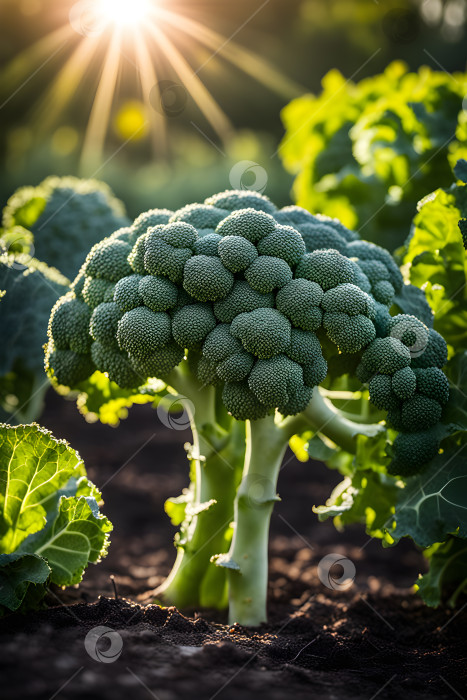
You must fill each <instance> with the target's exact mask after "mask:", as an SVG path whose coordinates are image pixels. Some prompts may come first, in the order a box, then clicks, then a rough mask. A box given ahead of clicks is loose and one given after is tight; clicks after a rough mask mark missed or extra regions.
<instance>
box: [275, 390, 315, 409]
mask: <svg viewBox="0 0 467 700" xmlns="http://www.w3.org/2000/svg"><path fill="white" fill-rule="evenodd" d="M312 396H313V388H312V387H310V386H303V387H300V388H299V389H298V390H297V391H295V392H294V394H293V395H292V396H291V397H290V398H289V400H288V401H287V403H284V404H279V406H278V409H279V412H280V413H282V415H283V416H296V415H297V414H298V413H301V412H302V411H304V410H305V408H306V407H307V406H308V404H309V403H310V401H311V399H312Z"/></svg>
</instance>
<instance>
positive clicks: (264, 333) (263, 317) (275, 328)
mask: <svg viewBox="0 0 467 700" xmlns="http://www.w3.org/2000/svg"><path fill="white" fill-rule="evenodd" d="M230 331H231V333H232V335H233V336H234V337H235V338H238V339H239V340H241V342H242V345H243V347H244V348H245V350H247V351H248V352H251V353H252V354H253V355H255V356H256V357H259V358H262V359H267V358H270V357H273V356H274V355H277V354H279V353H281V352H284V351H285V350H286V349H287V348H288V347H289V345H290V341H291V325H290V321H289V320H288V319H287V318H285V316H284V315H283V314H281V313H280V311H277V309H255V311H249V312H247V313H243V314H239V315H238V316H236V318H234V320H233V321H232V325H231V327H230Z"/></svg>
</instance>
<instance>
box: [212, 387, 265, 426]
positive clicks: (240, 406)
mask: <svg viewBox="0 0 467 700" xmlns="http://www.w3.org/2000/svg"><path fill="white" fill-rule="evenodd" d="M222 402H223V404H224V406H225V408H226V409H227V411H228V413H230V414H231V415H232V416H233V417H234V418H236V419H237V420H259V419H260V418H264V417H265V416H267V414H268V409H267V407H266V406H265V405H264V404H263V403H261V401H258V399H257V398H256V396H255V395H254V393H253V392H252V391H251V389H250V387H249V386H248V384H247V383H246V382H227V383H226V384H224V388H223V390H222Z"/></svg>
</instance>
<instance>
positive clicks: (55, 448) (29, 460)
mask: <svg viewBox="0 0 467 700" xmlns="http://www.w3.org/2000/svg"><path fill="white" fill-rule="evenodd" d="M100 501H101V494H100V492H99V490H98V489H97V488H96V487H95V486H94V484H92V483H91V482H90V481H89V480H88V479H87V478H86V476H85V469H84V465H83V462H82V460H81V459H80V457H79V455H78V454H77V453H76V452H75V451H74V450H72V448H71V447H70V446H69V445H68V443H66V442H65V441H64V440H56V439H55V438H54V437H53V436H52V435H51V433H49V432H48V431H47V430H44V429H43V428H40V426H38V425H25V426H18V427H12V426H7V425H0V507H1V509H0V513H1V515H0V536H1V540H0V552H1V554H0V614H1V613H2V612H4V609H7V610H19V609H21V610H25V609H27V608H29V607H32V606H35V605H37V604H38V603H39V602H40V600H41V598H43V597H44V595H45V593H46V583H47V582H48V581H50V582H51V583H55V584H57V585H60V586H70V585H73V584H76V583H79V581H80V580H81V578H82V576H83V572H84V570H85V568H86V567H87V565H88V564H89V563H95V562H97V561H99V560H100V558H101V557H102V556H104V555H105V554H106V552H107V547H108V538H109V532H110V531H111V530H112V525H111V523H110V522H109V520H108V519H107V518H106V517H105V516H104V515H102V514H101V513H100V512H99V503H100Z"/></svg>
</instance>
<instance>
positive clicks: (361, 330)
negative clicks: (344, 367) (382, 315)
mask: <svg viewBox="0 0 467 700" xmlns="http://www.w3.org/2000/svg"><path fill="white" fill-rule="evenodd" d="M323 327H324V328H325V330H326V332H327V334H328V338H329V339H330V340H332V342H333V343H335V344H336V345H337V347H338V348H339V350H340V351H341V352H345V353H351V354H352V353H354V352H359V351H360V350H362V349H363V348H365V347H366V346H367V345H369V344H370V343H371V341H372V340H374V339H375V337H376V331H375V327H374V325H373V323H372V321H371V320H370V319H369V318H368V317H367V316H363V314H357V315H356V316H349V315H348V314H346V313H343V312H340V311H332V312H328V311H326V312H325V313H324V316H323Z"/></svg>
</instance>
